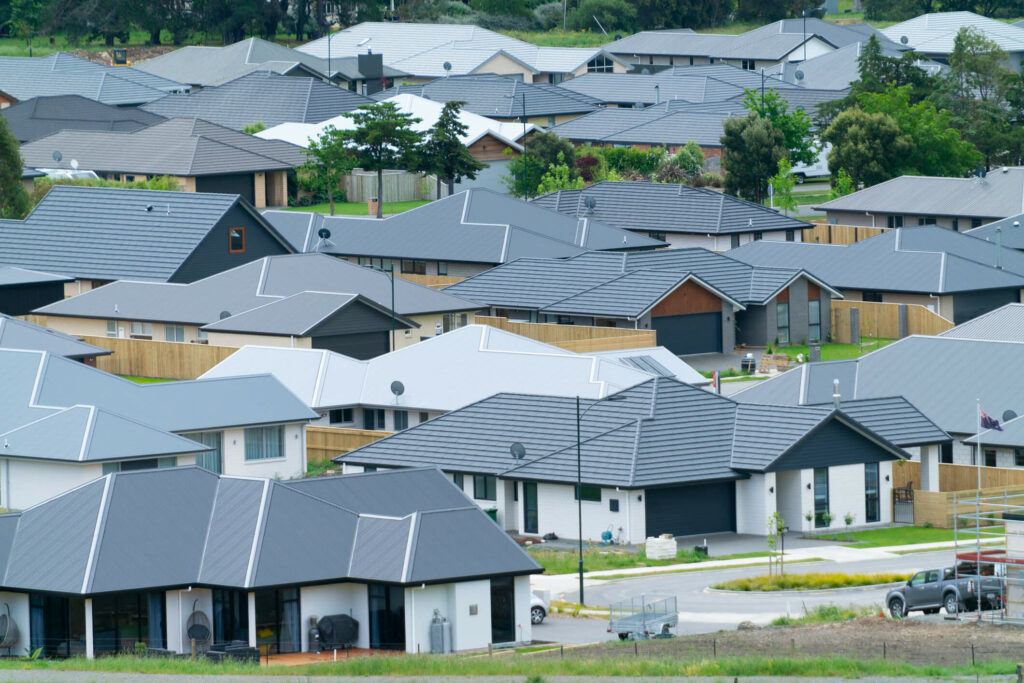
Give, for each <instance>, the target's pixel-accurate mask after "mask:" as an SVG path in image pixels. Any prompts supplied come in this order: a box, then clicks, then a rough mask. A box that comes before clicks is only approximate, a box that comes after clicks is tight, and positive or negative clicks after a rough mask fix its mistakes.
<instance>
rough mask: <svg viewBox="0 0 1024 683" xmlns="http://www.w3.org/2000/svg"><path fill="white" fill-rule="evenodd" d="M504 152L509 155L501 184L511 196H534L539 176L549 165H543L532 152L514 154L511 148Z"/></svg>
mask: <svg viewBox="0 0 1024 683" xmlns="http://www.w3.org/2000/svg"><path fill="white" fill-rule="evenodd" d="M505 154H506V155H507V156H508V157H509V161H508V164H507V165H506V166H505V169H506V170H507V171H508V172H507V173H505V174H503V175H502V176H501V184H502V185H504V186H505V189H507V190H508V193H509V194H510V195H512V196H513V197H526V198H527V199H529V198H530V197H532V196H534V195H535V194H536V192H537V184H538V183H539V181H540V178H541V177H542V176H543V175H544V174H545V173H546V172H547V169H548V168H549V167H550V166H551V165H550V164H548V165H547V166H545V165H544V162H543V161H542V160H541V159H540V158H538V157H536V156H533V155H532V154H526V155H523V154H515V153H514V152H513V151H512V150H511V149H506V150H505ZM563 158H564V155H563Z"/></svg>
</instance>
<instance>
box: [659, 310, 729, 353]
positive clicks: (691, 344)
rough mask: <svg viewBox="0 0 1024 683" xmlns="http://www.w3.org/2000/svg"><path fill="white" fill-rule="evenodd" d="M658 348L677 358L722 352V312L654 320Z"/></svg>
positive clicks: (664, 317)
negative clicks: (692, 354)
mask: <svg viewBox="0 0 1024 683" xmlns="http://www.w3.org/2000/svg"><path fill="white" fill-rule="evenodd" d="M651 325H652V326H653V327H654V329H655V330H657V331H658V345H659V346H664V347H665V348H667V349H668V350H669V351H671V352H672V353H674V354H676V355H677V356H685V355H687V354H690V353H721V352H722V312H721V311H718V312H716V313H690V314H688V315H666V316H659V317H657V318H652V319H651Z"/></svg>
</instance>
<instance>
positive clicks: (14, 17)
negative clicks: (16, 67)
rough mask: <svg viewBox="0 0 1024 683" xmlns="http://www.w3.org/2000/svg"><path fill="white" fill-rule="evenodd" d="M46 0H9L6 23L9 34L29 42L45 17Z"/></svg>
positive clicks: (37, 31)
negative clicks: (9, 30) (8, 12)
mask: <svg viewBox="0 0 1024 683" xmlns="http://www.w3.org/2000/svg"><path fill="white" fill-rule="evenodd" d="M47 3H48V0H11V5H10V15H9V17H8V19H7V24H8V25H9V26H10V27H11V35H14V36H17V37H19V38H24V39H25V40H27V41H29V44H31V40H32V36H33V35H34V34H36V33H39V29H40V28H42V26H43V21H44V20H45V19H46V14H47V9H48V7H47Z"/></svg>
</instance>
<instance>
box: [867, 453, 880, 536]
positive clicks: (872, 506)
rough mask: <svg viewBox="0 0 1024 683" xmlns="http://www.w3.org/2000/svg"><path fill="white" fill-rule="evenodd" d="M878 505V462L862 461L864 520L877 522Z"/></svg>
mask: <svg viewBox="0 0 1024 683" xmlns="http://www.w3.org/2000/svg"><path fill="white" fill-rule="evenodd" d="M879 520H880V517H879V506H878V463H877V462H866V463H864V521H865V522H877V521H879Z"/></svg>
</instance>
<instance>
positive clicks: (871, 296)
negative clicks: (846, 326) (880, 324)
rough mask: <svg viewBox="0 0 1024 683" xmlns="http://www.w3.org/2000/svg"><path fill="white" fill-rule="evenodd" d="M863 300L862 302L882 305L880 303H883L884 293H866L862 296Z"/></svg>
mask: <svg viewBox="0 0 1024 683" xmlns="http://www.w3.org/2000/svg"><path fill="white" fill-rule="evenodd" d="M861 300H862V301H872V302H874V303H876V304H880V303H882V293H881V292H864V293H863V294H862V295H861Z"/></svg>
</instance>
